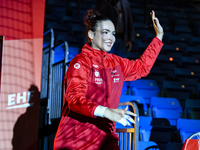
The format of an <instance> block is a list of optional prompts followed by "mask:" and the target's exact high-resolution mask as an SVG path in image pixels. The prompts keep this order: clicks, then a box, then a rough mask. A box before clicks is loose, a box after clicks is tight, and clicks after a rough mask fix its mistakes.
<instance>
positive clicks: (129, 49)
mask: <svg viewBox="0 0 200 150" xmlns="http://www.w3.org/2000/svg"><path fill="white" fill-rule="evenodd" d="M126 46H128V49H127V52H130V51H131V49H132V42H131V41H128V42H127V43H126Z"/></svg>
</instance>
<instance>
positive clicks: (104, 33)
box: [88, 20, 115, 52]
mask: <svg viewBox="0 0 200 150" xmlns="http://www.w3.org/2000/svg"><path fill="white" fill-rule="evenodd" d="M88 36H89V38H90V39H91V41H92V48H94V49H97V50H101V51H104V52H109V51H110V50H111V48H112V46H113V44H114V43H115V26H114V24H113V23H112V22H111V21H110V20H106V21H101V22H99V23H98V24H97V28H96V31H94V32H92V31H91V30H90V31H89V32H88Z"/></svg>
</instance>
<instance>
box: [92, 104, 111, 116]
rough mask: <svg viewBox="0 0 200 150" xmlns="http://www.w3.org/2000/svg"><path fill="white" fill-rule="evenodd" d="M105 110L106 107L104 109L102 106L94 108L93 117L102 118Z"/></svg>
mask: <svg viewBox="0 0 200 150" xmlns="http://www.w3.org/2000/svg"><path fill="white" fill-rule="evenodd" d="M107 108H108V107H104V106H101V105H98V106H97V107H96V109H95V111H94V116H97V117H102V118H103V115H104V112H105V111H106V109H107Z"/></svg>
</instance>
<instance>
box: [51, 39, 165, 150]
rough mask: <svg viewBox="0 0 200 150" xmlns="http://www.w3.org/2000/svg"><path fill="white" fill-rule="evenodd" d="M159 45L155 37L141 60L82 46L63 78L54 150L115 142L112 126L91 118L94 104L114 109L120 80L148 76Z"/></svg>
mask: <svg viewBox="0 0 200 150" xmlns="http://www.w3.org/2000/svg"><path fill="white" fill-rule="evenodd" d="M162 46H163V43H162V42H161V41H160V40H159V39H158V38H157V37H155V38H154V39H153V40H152V42H151V43H150V44H149V46H148V47H147V49H146V50H145V52H144V53H143V55H142V57H141V58H140V59H137V60H131V61H130V60H129V59H124V58H121V57H119V56H116V55H114V54H107V53H106V52H103V51H99V50H96V49H93V48H91V47H90V46H89V45H88V44H85V45H84V47H83V48H82V52H81V53H80V54H78V55H77V56H75V57H74V59H73V60H72V61H71V63H70V66H69V68H68V71H67V73H66V75H65V95H64V101H65V104H64V106H63V109H62V117H61V121H60V124H59V127H58V131H57V133H56V136H55V141H54V150H58V149H69V150H98V149H99V148H100V146H101V145H102V144H103V142H104V139H105V138H108V137H110V138H114V139H118V136H117V134H116V130H115V123H113V122H111V121H109V120H108V119H106V118H101V117H95V116H94V111H95V109H96V107H97V106H98V105H102V106H106V107H108V108H117V107H118V103H119V99H120V95H121V90H122V85H123V81H133V80H136V79H139V78H141V77H145V76H147V75H148V74H149V72H150V70H151V68H152V66H153V64H154V62H155V60H156V58H157V56H158V54H159V52H160V50H161V48H162Z"/></svg>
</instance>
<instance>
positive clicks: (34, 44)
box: [0, 0, 45, 150]
mask: <svg viewBox="0 0 200 150" xmlns="http://www.w3.org/2000/svg"><path fill="white" fill-rule="evenodd" d="M44 7H45V1H44V0H1V1H0V20H1V21H0V36H1V38H0V39H1V41H2V42H1V43H2V44H1V45H0V46H1V54H2V55H1V92H0V94H1V99H0V150H11V149H13V150H15V149H20V150H21V149H28V150H31V149H35V150H36V149H37V136H38V118H39V98H40V96H39V93H40V80H41V63H42V43H43V26H44Z"/></svg>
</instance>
